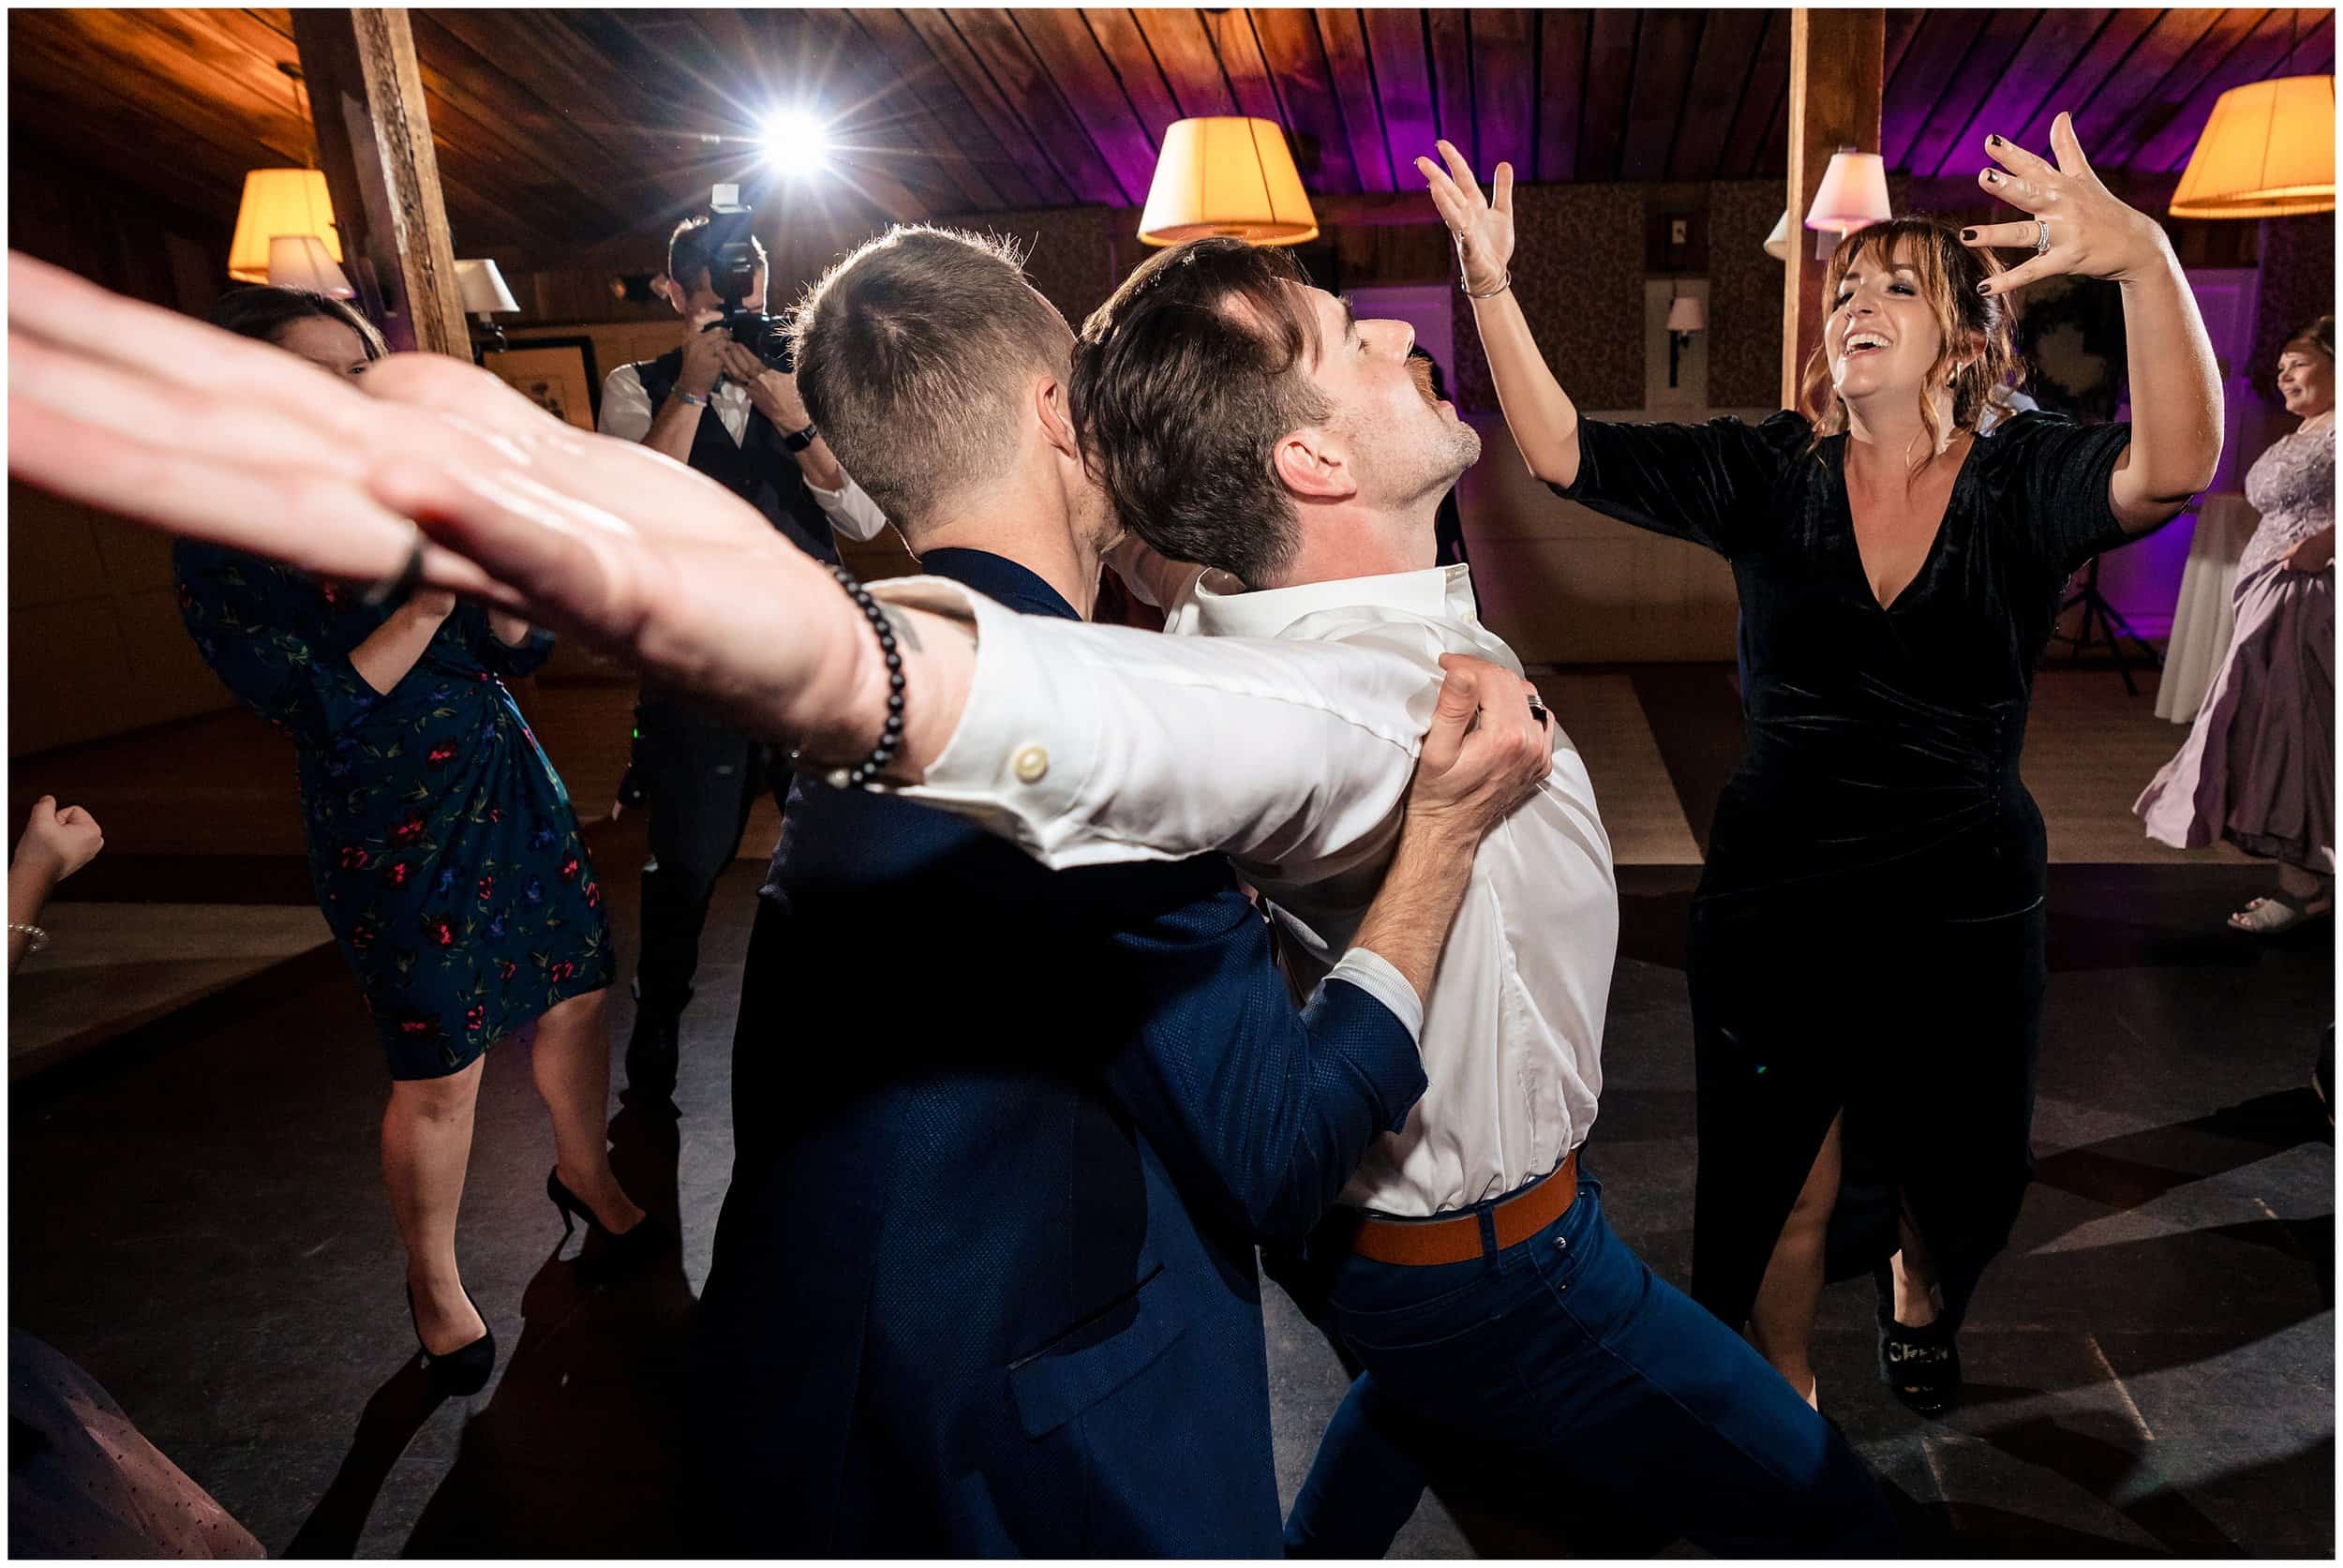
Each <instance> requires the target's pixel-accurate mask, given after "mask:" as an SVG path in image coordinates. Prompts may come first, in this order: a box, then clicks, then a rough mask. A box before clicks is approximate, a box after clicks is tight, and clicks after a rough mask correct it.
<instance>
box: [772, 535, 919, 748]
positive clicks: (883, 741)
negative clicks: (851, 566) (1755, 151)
mask: <svg viewBox="0 0 2343 1568" xmlns="http://www.w3.org/2000/svg"><path fill="white" fill-rule="evenodd" d="M829 575H831V576H833V577H835V578H837V579H838V586H839V587H840V588H843V589H844V590H846V597H848V598H849V599H852V600H853V601H854V603H855V608H857V609H858V610H860V611H861V612H862V618H863V619H864V620H868V621H869V622H870V623H871V630H873V632H876V633H877V634H878V643H879V654H880V656H881V657H882V658H883V659H885V660H886V662H887V723H886V724H884V725H883V726H882V727H881V728H880V730H879V738H878V744H877V745H875V746H873V747H872V748H871V754H870V755H868V756H866V757H864V758H863V759H862V760H861V761H860V762H858V763H856V764H854V765H853V766H852V767H850V768H833V769H828V771H827V772H826V773H824V774H823V779H824V781H825V782H826V783H828V784H829V786H830V787H831V788H832V789H851V788H854V787H856V786H858V785H867V784H870V782H871V781H872V780H873V779H875V778H877V777H878V776H879V773H880V771H881V770H882V769H885V768H886V766H887V765H888V763H889V762H892V761H893V760H894V759H895V754H896V752H897V751H899V750H900V749H902V746H903V654H902V653H901V652H900V651H899V650H897V649H896V647H895V628H894V627H893V625H892V624H890V623H889V622H888V619H887V612H886V611H885V610H882V609H880V608H879V605H878V601H877V600H875V599H873V598H872V597H871V590H869V589H867V588H865V587H863V586H862V585H861V584H860V583H859V582H857V581H856V580H855V576H854V574H853V573H851V572H849V571H847V570H846V569H845V568H844V567H843V566H832V567H830V569H829ZM801 755H802V753H801V752H796V751H793V752H791V753H790V754H789V760H790V762H791V763H792V764H793V765H794V764H795V763H797V762H798V759H799V757H800V756H801Z"/></svg>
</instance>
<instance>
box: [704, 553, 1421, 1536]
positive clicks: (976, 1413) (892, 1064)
mask: <svg viewBox="0 0 2343 1568" xmlns="http://www.w3.org/2000/svg"><path fill="white" fill-rule="evenodd" d="M921 564H922V566H923V568H924V569H925V570H926V571H928V572H930V573H933V574H935V575H940V576H948V577H952V578H955V579H957V580H959V581H961V582H963V583H966V584H968V585H969V586H970V587H972V588H974V589H976V590H978V591H980V592H983V593H986V594H988V595H990V596H991V597H992V598H994V599H997V600H999V601H1000V602H1001V603H1003V604H1005V605H1008V606H1009V607H1010V608H1012V609H1017V610H1024V611H1030V612H1032V613H1036V614H1052V615H1058V616H1065V617H1068V618H1071V616H1072V614H1073V612H1072V610H1071V609H1070V608H1069V607H1068V606H1067V604H1066V603H1065V601H1064V600H1063V599H1061V598H1060V597H1059V596H1058V595H1057V594H1056V593H1054V592H1052V590H1050V589H1049V587H1048V586H1047V585H1046V584H1044V583H1042V582H1041V580H1040V579H1039V578H1037V577H1036V576H1034V575H1032V574H1031V573H1029V572H1027V571H1025V570H1024V569H1023V568H1022V567H1020V566H1018V565H1016V564H1015V563H1013V562H1011V561H1008V560H1004V559H1002V558H1000V557H997V556H992V555H987V554H984V553H982V552H977V551H969V550H936V551H933V552H931V553H930V554H929V555H928V556H927V557H926V558H925V559H924V560H923V561H922V563H921ZM909 700H910V701H912V702H915V703H916V702H918V700H919V694H918V691H917V690H914V691H912V692H911V693H910V694H909ZM787 824H788V825H787V827H786V828H785V829H784V839H783V845H782V848H781V850H780V851H779V852H778V853H777V854H776V856H775V860H774V867H775V880H774V884H773V886H771V887H769V889H767V892H768V897H767V898H765V899H763V900H761V901H760V907H759V912H758V917H757V924H756V930H755V933H754V938H753V941H752V945H751V948H750V951H749V960H748V967H747V972H746V977H745V980H744V984H743V988H742V996H741V1007H740V1015H739V1032H738V1034H737V1036H736V1038H735V1040H734V1048H733V1049H734V1067H733V1085H734V1090H733V1092H734V1102H733V1119H734V1124H735V1134H736V1140H737V1157H736V1164H735V1166H734V1170H733V1181H732V1187H731V1189H730V1191H729V1192H728V1193H727V1195H726V1197H725V1199H724V1212H723V1216H722V1217H721V1219H720V1220H719V1222H718V1226H717V1232H716V1245H715V1256H714V1260H713V1262H712V1265H711V1268H710V1271H709V1278H708V1285H707V1289H706V1292H705V1293H704V1295H703V1298H702V1300H701V1304H700V1324H699V1332H698V1334H697V1336H696V1341H695V1369H694V1437H695V1439H696V1441H697V1442H698V1444H699V1454H700V1462H699V1464H698V1465H697V1467H696V1469H697V1471H698V1473H699V1479H700V1480H701V1481H702V1482H704V1483H705V1486H706V1490H705V1494H704V1496H703V1499H702V1502H703V1507H702V1509H701V1510H700V1512H701V1513H702V1514H703V1515H704V1516H706V1517H707V1519H708V1520H709V1522H710V1523H711V1524H712V1525H713V1526H714V1527H715V1530H716V1531H717V1533H718V1535H719V1537H720V1539H718V1540H716V1541H714V1542H712V1543H710V1545H711V1546H713V1547H714V1548H715V1549H723V1550H734V1551H740V1552H754V1553H758V1554H760V1555H769V1554H789V1553H808V1554H816V1555H832V1554H835V1555H887V1556H898V1555H899V1556H914V1557H917V1556H940V1555H971V1554H984V1555H1006V1554H1023V1555H1033V1556H1050V1557H1092V1556H1116V1555H1139V1556H1164V1557H1189V1556H1211V1557H1221V1556H1276V1555H1278V1554H1279V1552H1280V1549H1281V1546H1280V1539H1279V1521H1278V1510H1277V1497H1276V1480H1275V1473H1274V1471H1273V1468H1272V1463H1271V1456H1270V1435H1269V1398H1268V1381H1267V1367H1266V1361H1265V1357H1264V1352H1263V1346H1262V1335H1261V1287H1260V1282H1259V1278H1258V1276H1257V1275H1256V1272H1255V1267H1254V1252H1253V1247H1254V1243H1255V1242H1256V1241H1257V1240H1261V1239H1271V1238H1298V1237H1299V1236H1300V1235H1302V1234H1303V1233H1304V1232H1306V1231H1307V1230H1308V1229H1309V1227H1310V1225H1311V1223H1312V1222H1313V1221H1314V1220H1315V1219H1316V1218H1317V1217H1318V1216H1319V1215H1320V1214H1321V1212H1322V1211H1323V1210H1324V1209H1325V1207H1326V1206H1327V1205H1328V1204H1329V1203H1331V1202H1333V1200H1334V1199H1335V1197H1336V1195H1337V1194H1338V1193H1339V1192H1340V1191H1341V1189H1342V1187H1343V1185H1344V1183H1345V1182H1347V1181H1348V1180H1349V1178H1350V1176H1351V1172H1353V1171H1354V1170H1355V1169H1356V1167H1357V1164H1358V1161H1359V1159H1360V1157H1362V1155H1363V1154H1364V1153H1365V1151H1366V1145H1367V1143H1368V1142H1369V1141H1370V1140H1371V1139H1372V1138H1373V1136H1374V1135H1375V1134H1376V1133H1378V1132H1380V1131H1387V1130H1395V1129H1396V1128H1397V1127H1399V1125H1400V1124H1401V1123H1402V1121H1403V1120H1404V1119H1405V1118H1406V1115H1407V1113H1408V1111H1409V1109H1410V1107H1411V1106H1412V1105H1413V1104H1414V1103H1415V1100H1416V1098H1417V1097H1418V1096H1420V1095H1421V1094H1422V1093H1423V1091H1424V1073H1423V1068H1422V1066H1421V1063H1420V1062H1419V1060H1418V1057H1417V1053H1416V1048H1415V1043H1414V1041H1413V1040H1412V1039H1411V1038H1410V1036H1409V1034H1408V1032H1407V1029H1406V1027H1405V1026H1404V1025H1403V1024H1402V1023H1400V1022H1399V1021H1398V1020H1397V1019H1396V1018H1395V1016H1394V1015H1393V1014H1392V1013H1391V1011H1390V1010H1389V1009H1388V1008H1385V1007H1383V1005H1382V1004H1381V1003H1380V1002H1378V1001H1376V1000H1375V999H1374V998H1373V997H1371V996H1370V995H1368V994H1367V993H1366V992H1365V991H1363V990H1361V989H1360V988H1358V987H1355V986H1351V985H1349V984H1346V983H1344V982H1341V981H1338V980H1337V981H1333V982H1330V983H1329V984H1327V985H1326V986H1325V987H1324V988H1323V990H1322V992H1321V994H1320V995H1319V996H1318V997H1317V998H1316V999H1315V1000H1314V1001H1313V1002H1312V1004H1311V1005H1310V1007H1309V1008H1307V1009H1306V1010H1305V1011H1304V1012H1302V1013H1300V1014H1298V1015H1297V1013H1296V1012H1295V1010H1294V1008H1293V1005H1292V1002H1291V998H1290V996H1289V993H1288V992H1287V989H1286V985H1285V982H1284V980H1283V979H1282V978H1280V977H1279V976H1278V974H1277V973H1276V970H1275V969H1274V968H1273V966H1272V963H1271V958H1270V942H1269V935H1268V932H1267V928H1266V927H1265V925H1264V924H1263V922H1262V920H1261V918H1260V916H1259V915H1258V914H1257V913H1256V912H1255V910H1254V909H1253V907H1252V906H1251V904H1250V903H1249V902H1248V901H1247V900H1246V897H1245V895H1244V894H1243V893H1242V892H1241V891H1240V890H1239V889H1238V888H1237V887H1236V885H1235V882H1234V879H1233V877H1232V875H1231V873H1230V871H1229V869H1228V866H1227V863H1226V862H1225V861H1224V860H1222V859H1221V858H1220V857H1218V856H1204V857H1200V858H1197V859H1190V860H1186V861H1182V862H1179V863H1176V864H1163V863H1148V864H1135V865H1124V866H1104V867H1095V868H1083V869H1079V870H1073V871H1066V872H1051V871H1048V870H1045V869H1044V868H1042V867H1041V866H1039V865H1037V864H1036V863H1035V862H1034V861H1032V860H1030V859H1027V858H1026V857H1025V856H1024V855H1023V854H1022V853H1021V852H1020V851H1018V850H1017V849H1015V848H1014V847H1012V846H1011V845H1009V844H1006V843H1003V842H1001V841H998V840H996V839H994V838H992V837H991V836H990V835H988V834H985V833H983V832H981V831H980V830H978V829H976V828H974V827H972V826H970V825H969V824H967V823H965V822H963V821H961V820H960V819H958V818H956V817H952V816H948V815H946V814H942V813H939V812H935V811H933V810H930V809H928V808H925V807H922V806H918V805H917V804H914V803H912V802H910V801H907V800H903V799H899V798H895V797H891V796H887V795H879V794H871V793H865V792H861V791H839V790H833V789H829V788H827V787H823V786H819V785H810V786H808V787H806V788H804V789H802V790H800V791H798V793H797V794H795V795H793V798H792V799H791V803H790V811H789V814H788V818H787Z"/></svg>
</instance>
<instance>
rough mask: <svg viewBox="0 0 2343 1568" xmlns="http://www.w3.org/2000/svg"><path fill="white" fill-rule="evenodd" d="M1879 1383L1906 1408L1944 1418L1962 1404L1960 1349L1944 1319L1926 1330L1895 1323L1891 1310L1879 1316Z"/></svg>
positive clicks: (1884, 1311) (1921, 1413)
mask: <svg viewBox="0 0 2343 1568" xmlns="http://www.w3.org/2000/svg"><path fill="white" fill-rule="evenodd" d="M1879 1381H1881V1382H1884V1383H1886V1384H1887V1385H1888V1388H1889V1389H1891V1390H1893V1391H1894V1394H1895V1396H1896V1397H1897V1398H1898V1399H1901V1400H1903V1404H1904V1406H1905V1408H1906V1409H1908V1410H1911V1411H1914V1412H1916V1413H1917V1414H1920V1415H1932V1416H1933V1415H1942V1414H1944V1413H1945V1412H1946V1411H1948V1410H1950V1409H1952V1407H1953V1406H1955V1405H1957V1404H1959V1403H1960V1402H1961V1350H1960V1347H1959V1346H1957V1345H1955V1344H1954V1343H1953V1338H1952V1333H1951V1331H1950V1330H1949V1329H1948V1328H1947V1327H1946V1326H1945V1321H1944V1320H1943V1319H1942V1318H1939V1319H1937V1320H1936V1321H1935V1322H1933V1323H1931V1324H1929V1325H1928V1326H1927V1327H1926V1328H1912V1327H1909V1326H1908V1325H1906V1324H1903V1323H1900V1322H1896V1319H1895V1314H1894V1312H1893V1311H1892V1310H1883V1311H1882V1312H1881V1313H1880V1315H1879Z"/></svg>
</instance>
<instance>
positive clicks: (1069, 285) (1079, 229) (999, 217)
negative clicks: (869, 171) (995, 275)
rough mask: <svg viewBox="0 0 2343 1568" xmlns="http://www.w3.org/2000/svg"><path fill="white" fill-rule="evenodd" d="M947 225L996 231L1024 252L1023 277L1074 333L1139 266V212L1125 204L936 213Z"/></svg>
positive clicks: (939, 221)
mask: <svg viewBox="0 0 2343 1568" xmlns="http://www.w3.org/2000/svg"><path fill="white" fill-rule="evenodd" d="M936 222H937V223H938V224H940V225H942V226H944V227H947V228H957V229H968V230H973V231H977V232H978V233H991V234H998V235H1000V236H1002V237H1003V238H1005V239H1007V240H1009V241H1011V242H1013V243H1014V244H1015V245H1016V246H1017V247H1018V248H1019V249H1020V250H1022V252H1024V256H1025V276H1027V277H1028V278H1030V279H1031V280H1032V281H1033V286H1034V287H1035V288H1036V289H1037V290H1039V291H1041V297H1042V298H1044V299H1046V300H1048V301H1049V302H1050V303H1051V304H1052V305H1054V306H1057V307H1058V309H1059V310H1060V311H1061V312H1063V313H1064V315H1065V317H1066V320H1067V323H1068V324H1069V325H1071V326H1072V327H1073V328H1074V330H1075V331H1077V332H1080V331H1081V330H1082V319H1083V318H1084V317H1086V316H1088V315H1089V314H1090V313H1091V312H1092V311H1093V310H1096V309H1097V308H1098V306H1102V305H1104V304H1106V302H1107V296H1108V295H1109V294H1111V293H1112V292H1114V286H1115V285H1116V284H1117V283H1120V282H1121V281H1122V280H1123V277H1124V275H1125V274H1127V273H1128V272H1129V271H1130V270H1131V269H1132V268H1133V267H1136V266H1137V265H1139V263H1140V261H1141V260H1142V257H1143V255H1144V252H1145V249H1146V247H1145V246H1142V245H1141V244H1140V243H1139V214H1138V213H1137V212H1136V211H1134V210H1132V209H1130V208H1127V207H1051V208H1045V209H1038V210H1035V211H1029V212H1017V213H978V214H975V215H972V216H969V217H941V218H938V219H936Z"/></svg>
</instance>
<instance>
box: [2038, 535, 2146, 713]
mask: <svg viewBox="0 0 2343 1568" xmlns="http://www.w3.org/2000/svg"><path fill="white" fill-rule="evenodd" d="M2076 605H2082V623H2081V624H2080V625H2078V626H2077V627H2076V628H2075V635H2073V636H2071V637H2070V636H2067V635H2066V634H2065V633H2063V632H2052V634H2051V635H2052V636H2053V637H2056V638H2057V639H2058V640H2059V641H2060V642H2064V643H2068V644H2071V645H2072V646H2073V649H2074V651H2073V652H2071V653H2070V654H2068V655H2067V663H2068V664H2073V663H2075V662H2076V661H2077V660H2080V659H2081V658H2082V654H2083V650H2086V649H2088V648H2089V647H2090V646H2091V645H2092V644H2093V643H2095V642H2104V643H2105V644H2106V645H2107V653H2108V657H2109V658H2111V659H2112V660H2114V661H2115V668H2116V670H2117V672H2118V673H2120V674H2121V675H2122V676H2123V678H2124V691H2125V692H2126V693H2127V694H2129V695H2132V696H2135V697H2136V696H2138V695H2139V694H2140V688H2139V687H2138V686H2136V685H2134V684H2133V683H2132V679H2131V666H2132V665H2133V664H2134V663H2135V662H2136V661H2144V662H2145V663H2146V664H2147V666H2148V667H2149V668H2150V669H2156V670H2160V669H2162V668H2163V667H2164V656H2163V655H2162V654H2160V653H2158V652H2157V651H2156V650H2155V649H2154V648H2152V647H2150V646H2149V644H2148V640H2147V638H2145V637H2143V636H2142V635H2140V634H2139V633H2137V632H2135V631H2133V630H2132V629H2131V622H2130V621H2128V620H2125V619H2124V612H2123V611H2121V610H2119V609H2117V608H2116V607H2115V606H2114V605H2111V604H2109V603H2108V602H2107V596H2106V595H2105V594H2103V593H2101V592H2100V591H2099V558H2098V557H2097V556H2093V557H2092V558H2091V564H2090V565H2089V567H2087V568H2085V569H2084V571H2083V574H2082V587H2080V588H2078V589H2076V590H2075V591H2074V592H2073V593H2072V594H2070V595H2069V596H2068V597H2067V602H2066V603H2065V604H2063V605H2059V606H2058V613H2059V615H2060V616H2061V617H2062V618H2063V617H2064V616H2065V615H2066V613H2067V611H2068V610H2071V609H2073V608H2074V607H2075V606H2076ZM2094 628H2096V631H2095V630H2094ZM2122 639H2128V640H2129V641H2131V642H2133V643H2135V644H2137V645H2138V646H2139V649H2140V651H2139V653H2138V654H2137V655H2133V654H2127V653H2126V652H2125V651H2124V648H2123V641H2122Z"/></svg>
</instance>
